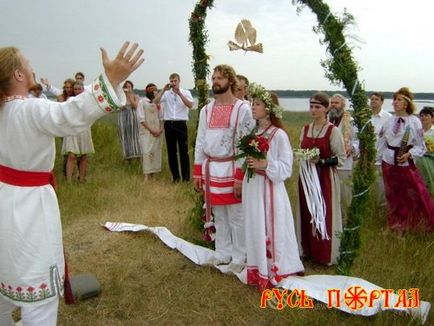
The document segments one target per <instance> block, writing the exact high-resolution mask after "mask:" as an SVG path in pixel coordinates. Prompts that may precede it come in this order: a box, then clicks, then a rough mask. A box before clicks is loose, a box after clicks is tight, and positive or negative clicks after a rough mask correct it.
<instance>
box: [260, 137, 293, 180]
mask: <svg viewBox="0 0 434 326" xmlns="http://www.w3.org/2000/svg"><path fill="white" fill-rule="evenodd" d="M271 146H273V147H274V148H272V147H271ZM267 163H268V164H267V169H266V173H267V176H268V177H269V178H270V180H271V181H273V182H283V181H285V180H286V179H288V178H289V177H290V176H291V175H292V163H293V153H292V147H291V143H290V142H289V139H288V136H287V135H286V134H285V133H284V132H283V131H281V130H278V131H277V132H276V135H275V136H274V137H273V139H272V140H271V143H270V151H269V152H268V154H267Z"/></svg>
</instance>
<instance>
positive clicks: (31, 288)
mask: <svg viewBox="0 0 434 326" xmlns="http://www.w3.org/2000/svg"><path fill="white" fill-rule="evenodd" d="M27 291H29V292H33V291H35V288H33V287H31V286H29V287H28V288H27Z"/></svg>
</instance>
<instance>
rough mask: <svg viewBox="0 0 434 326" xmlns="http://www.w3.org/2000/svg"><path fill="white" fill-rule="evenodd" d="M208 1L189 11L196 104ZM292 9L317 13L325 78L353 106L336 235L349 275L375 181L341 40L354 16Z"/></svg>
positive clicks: (361, 101)
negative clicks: (349, 177)
mask: <svg viewBox="0 0 434 326" xmlns="http://www.w3.org/2000/svg"><path fill="white" fill-rule="evenodd" d="M213 3H214V1H213V0H201V1H199V2H198V3H197V4H196V6H195V8H194V11H193V12H192V14H191V17H190V20H189V24H190V43H191V44H192V46H193V73H194V78H195V86H196V89H197V91H198V97H199V108H201V107H203V106H204V105H205V104H206V103H207V99H208V85H207V83H206V77H207V75H208V74H209V65H208V58H209V57H208V55H207V54H206V52H205V45H206V43H207V42H208V33H207V31H206V29H205V20H206V14H207V9H208V8H212V6H213ZM292 3H293V4H294V5H297V12H300V11H301V10H302V9H303V7H305V6H307V7H309V8H310V10H311V11H312V12H313V13H314V14H315V15H316V16H317V21H318V25H317V26H315V27H314V28H313V30H314V32H315V33H317V34H321V35H322V38H321V39H320V43H321V44H324V45H325V46H326V47H327V51H328V58H327V59H325V60H322V61H321V65H322V66H323V67H324V69H325V76H326V77H327V78H328V79H329V80H330V82H331V83H333V84H335V85H343V86H344V87H345V89H346V90H347V93H348V95H349V97H350V100H351V102H352V106H353V108H354V114H353V118H354V121H355V123H356V125H357V128H358V130H359V133H358V137H359V140H360V157H359V160H358V163H357V164H356V165H355V167H354V169H353V200H352V203H351V206H350V207H349V209H348V221H347V223H346V225H345V227H344V231H343V233H342V234H341V247H340V256H339V260H338V265H337V273H338V274H342V275H349V273H350V269H351V266H352V264H353V262H354V260H355V258H356V257H357V255H358V253H359V251H360V248H361V243H362V239H361V227H362V222H363V217H364V216H367V215H368V214H370V213H371V212H372V210H371V201H370V191H369V189H370V187H371V185H372V183H373V181H374V180H375V172H374V165H373V162H374V161H375V136H374V132H373V126H372V124H371V123H369V122H370V119H371V110H370V109H369V107H368V105H367V97H366V94H365V90H364V87H363V85H362V83H361V82H360V81H359V78H358V70H359V69H358V68H359V67H358V66H357V64H356V62H355V61H354V58H353V55H352V51H351V47H350V46H349V45H348V44H347V42H346V40H345V35H344V32H345V30H346V28H347V27H348V26H350V25H352V24H353V23H354V17H353V16H352V15H351V14H349V13H348V12H344V14H343V16H342V17H336V16H335V15H334V14H333V13H332V12H331V11H330V8H329V6H328V5H327V4H326V3H325V2H324V1H322V0H293V1H292Z"/></svg>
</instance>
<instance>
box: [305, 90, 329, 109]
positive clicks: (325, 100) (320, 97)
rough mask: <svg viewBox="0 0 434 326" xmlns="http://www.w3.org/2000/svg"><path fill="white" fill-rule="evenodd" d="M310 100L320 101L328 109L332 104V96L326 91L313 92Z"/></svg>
mask: <svg viewBox="0 0 434 326" xmlns="http://www.w3.org/2000/svg"><path fill="white" fill-rule="evenodd" d="M309 100H315V101H317V102H319V103H320V104H321V105H322V106H324V107H325V108H326V109H328V108H329V106H330V97H329V96H328V95H327V94H326V93H324V92H317V93H315V94H313V95H312V96H311V97H310V99H309Z"/></svg>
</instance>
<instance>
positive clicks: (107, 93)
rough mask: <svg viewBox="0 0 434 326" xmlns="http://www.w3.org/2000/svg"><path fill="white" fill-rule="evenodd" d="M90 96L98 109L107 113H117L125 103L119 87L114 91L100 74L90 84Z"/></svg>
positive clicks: (104, 76)
mask: <svg viewBox="0 0 434 326" xmlns="http://www.w3.org/2000/svg"><path fill="white" fill-rule="evenodd" d="M92 95H93V96H94V98H95V100H96V102H97V103H98V106H99V108H100V109H101V110H103V111H104V112H107V113H110V112H116V111H119V109H120V107H121V106H123V105H125V103H126V97H125V94H124V92H123V91H122V88H121V86H120V85H119V86H118V89H117V90H114V89H113V87H112V86H111V85H110V82H109V81H108V79H107V76H106V75H105V74H101V75H100V76H99V77H98V78H97V79H96V80H95V81H94V82H93V83H92Z"/></svg>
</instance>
